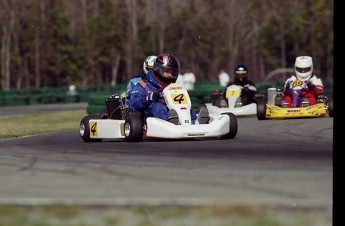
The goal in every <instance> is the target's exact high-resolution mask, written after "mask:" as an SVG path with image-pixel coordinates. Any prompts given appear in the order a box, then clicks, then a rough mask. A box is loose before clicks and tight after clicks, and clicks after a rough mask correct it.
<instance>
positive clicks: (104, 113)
mask: <svg viewBox="0 0 345 226" xmlns="http://www.w3.org/2000/svg"><path fill="white" fill-rule="evenodd" d="M98 116H99V118H100V119H107V118H108V114H107V109H106V108H102V109H101V110H100V111H99V114H98Z"/></svg>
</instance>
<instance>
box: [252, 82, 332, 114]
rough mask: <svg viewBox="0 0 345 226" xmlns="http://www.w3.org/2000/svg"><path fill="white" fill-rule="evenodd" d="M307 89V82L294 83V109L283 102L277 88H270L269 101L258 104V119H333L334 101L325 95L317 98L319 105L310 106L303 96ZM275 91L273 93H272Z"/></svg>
mask: <svg viewBox="0 0 345 226" xmlns="http://www.w3.org/2000/svg"><path fill="white" fill-rule="evenodd" d="M305 87H306V84H305V82H302V81H298V80H297V81H294V82H292V84H291V86H290V93H291V94H292V107H290V106H289V105H288V103H285V102H284V101H283V93H282V92H281V91H280V90H279V89H276V88H268V90H267V94H268V96H267V99H261V100H259V101H258V102H257V118H258V120H265V119H289V118H317V117H325V116H327V115H328V116H329V117H333V100H332V99H328V97H326V96H325V95H319V96H317V104H314V105H310V104H309V101H308V99H307V98H304V97H303V96H302V92H303V91H304V89H305ZM272 91H273V92H272Z"/></svg>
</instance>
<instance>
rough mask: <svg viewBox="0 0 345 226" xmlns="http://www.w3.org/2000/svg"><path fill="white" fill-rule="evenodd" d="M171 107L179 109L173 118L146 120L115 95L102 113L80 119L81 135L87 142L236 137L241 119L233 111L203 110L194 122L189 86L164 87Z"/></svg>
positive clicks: (166, 100)
mask: <svg viewBox="0 0 345 226" xmlns="http://www.w3.org/2000/svg"><path fill="white" fill-rule="evenodd" d="M162 96H163V97H164V99H165V102H166V104H167V107H168V109H170V111H175V113H176V114H174V115H175V118H174V119H172V120H171V121H169V120H170V119H169V120H168V121H166V120H162V119H159V118H155V117H148V118H147V119H146V120H144V116H143V113H142V112H137V111H129V110H128V108H126V107H125V105H124V103H125V99H124V98H122V99H120V98H119V97H118V96H112V97H111V98H108V99H107V100H106V108H105V109H103V110H101V112H100V114H99V116H85V117H84V118H83V119H82V120H81V122H80V136H81V138H82V139H83V140H84V141H85V142H91V141H101V140H103V139H123V140H126V141H129V142H138V141H141V140H142V139H143V137H149V138H164V139H187V138H206V137H219V138H222V139H232V138H234V137H235V136H236V134H237V118H236V116H235V115H234V114H232V113H230V112H224V113H222V114H219V115H210V114H208V112H207V109H205V108H204V109H201V110H200V112H199V114H197V116H198V120H197V121H195V123H194V124H193V123H192V120H191V113H190V112H191V111H190V110H191V101H190V98H189V95H188V92H187V90H186V89H184V88H183V87H182V86H181V85H178V84H170V85H169V86H167V87H166V88H165V89H164V90H163V95H162Z"/></svg>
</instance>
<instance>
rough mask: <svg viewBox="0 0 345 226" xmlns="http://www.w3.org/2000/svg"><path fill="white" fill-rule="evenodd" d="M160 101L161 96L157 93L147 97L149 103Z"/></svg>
mask: <svg viewBox="0 0 345 226" xmlns="http://www.w3.org/2000/svg"><path fill="white" fill-rule="evenodd" d="M158 99H159V94H158V93H157V92H151V93H149V94H147V96H146V100H147V101H152V102H157V101H158Z"/></svg>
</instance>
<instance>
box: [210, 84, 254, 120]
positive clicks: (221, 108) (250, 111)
mask: <svg viewBox="0 0 345 226" xmlns="http://www.w3.org/2000/svg"><path fill="white" fill-rule="evenodd" d="M241 91H242V89H241V87H240V86H237V85H230V86H229V87H227V89H226V93H225V97H226V98H224V97H223V95H222V94H220V93H216V94H215V95H213V96H212V103H206V104H204V105H205V106H206V107H207V109H208V112H209V114H210V115H219V114H223V113H225V112H231V113H233V114H234V115H236V116H245V115H256V110H257V106H256V103H250V104H247V105H243V104H242V100H241Z"/></svg>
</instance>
